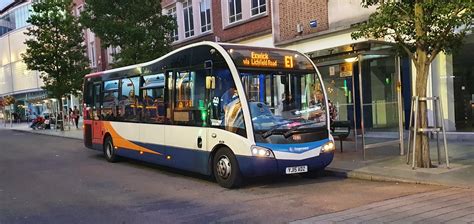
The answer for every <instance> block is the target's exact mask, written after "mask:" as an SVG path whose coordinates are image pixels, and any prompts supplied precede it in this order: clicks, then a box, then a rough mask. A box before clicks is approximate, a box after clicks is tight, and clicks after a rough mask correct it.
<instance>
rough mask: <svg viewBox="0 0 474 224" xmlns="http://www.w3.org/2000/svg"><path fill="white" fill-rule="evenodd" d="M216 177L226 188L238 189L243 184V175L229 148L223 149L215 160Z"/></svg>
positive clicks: (215, 156)
mask: <svg viewBox="0 0 474 224" xmlns="http://www.w3.org/2000/svg"><path fill="white" fill-rule="evenodd" d="M213 171H214V177H215V178H216V181H217V183H218V184H219V185H221V186H222V187H225V188H237V187H239V186H241V184H242V175H241V173H240V168H239V164H238V163H237V159H236V158H235V155H234V153H232V151H231V150H230V149H229V148H221V149H219V150H218V151H217V153H216V154H215V155H214V159H213Z"/></svg>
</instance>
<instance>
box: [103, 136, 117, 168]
mask: <svg viewBox="0 0 474 224" xmlns="http://www.w3.org/2000/svg"><path fill="white" fill-rule="evenodd" d="M104 156H105V159H107V161H109V162H111V163H115V162H117V161H118V156H117V155H116V154H115V146H114V142H113V141H112V137H110V136H108V137H107V138H105V141H104Z"/></svg>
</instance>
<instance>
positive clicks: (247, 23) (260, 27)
mask: <svg viewBox="0 0 474 224" xmlns="http://www.w3.org/2000/svg"><path fill="white" fill-rule="evenodd" d="M271 2H272V1H270V0H253V1H250V0H229V1H219V0H200V1H198V0H184V1H179V0H164V1H163V2H162V6H163V10H164V13H165V14H168V15H172V16H174V17H175V18H176V22H177V25H178V29H177V30H176V31H175V33H174V40H175V41H174V42H173V46H174V47H180V46H183V45H186V44H189V43H193V42H198V41H203V40H207V41H218V42H234V43H246V44H257V45H260V46H261V45H262V44H263V45H264V46H272V45H273V41H272V36H271V34H272V17H271Z"/></svg>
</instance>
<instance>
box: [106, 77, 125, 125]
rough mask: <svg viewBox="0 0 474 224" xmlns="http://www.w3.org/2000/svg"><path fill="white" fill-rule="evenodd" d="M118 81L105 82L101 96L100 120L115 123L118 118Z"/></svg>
mask: <svg viewBox="0 0 474 224" xmlns="http://www.w3.org/2000/svg"><path fill="white" fill-rule="evenodd" d="M118 91H119V80H112V81H105V82H104V91H103V95H102V108H101V113H102V114H101V118H102V119H103V120H107V121H115V120H117V117H120V115H119V111H118Z"/></svg>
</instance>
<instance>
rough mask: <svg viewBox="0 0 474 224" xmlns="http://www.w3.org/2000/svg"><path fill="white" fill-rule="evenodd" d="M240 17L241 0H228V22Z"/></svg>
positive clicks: (235, 20) (237, 19)
mask: <svg viewBox="0 0 474 224" xmlns="http://www.w3.org/2000/svg"><path fill="white" fill-rule="evenodd" d="M241 19H242V0H229V23H233V22H237V21H239V20H241Z"/></svg>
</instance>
